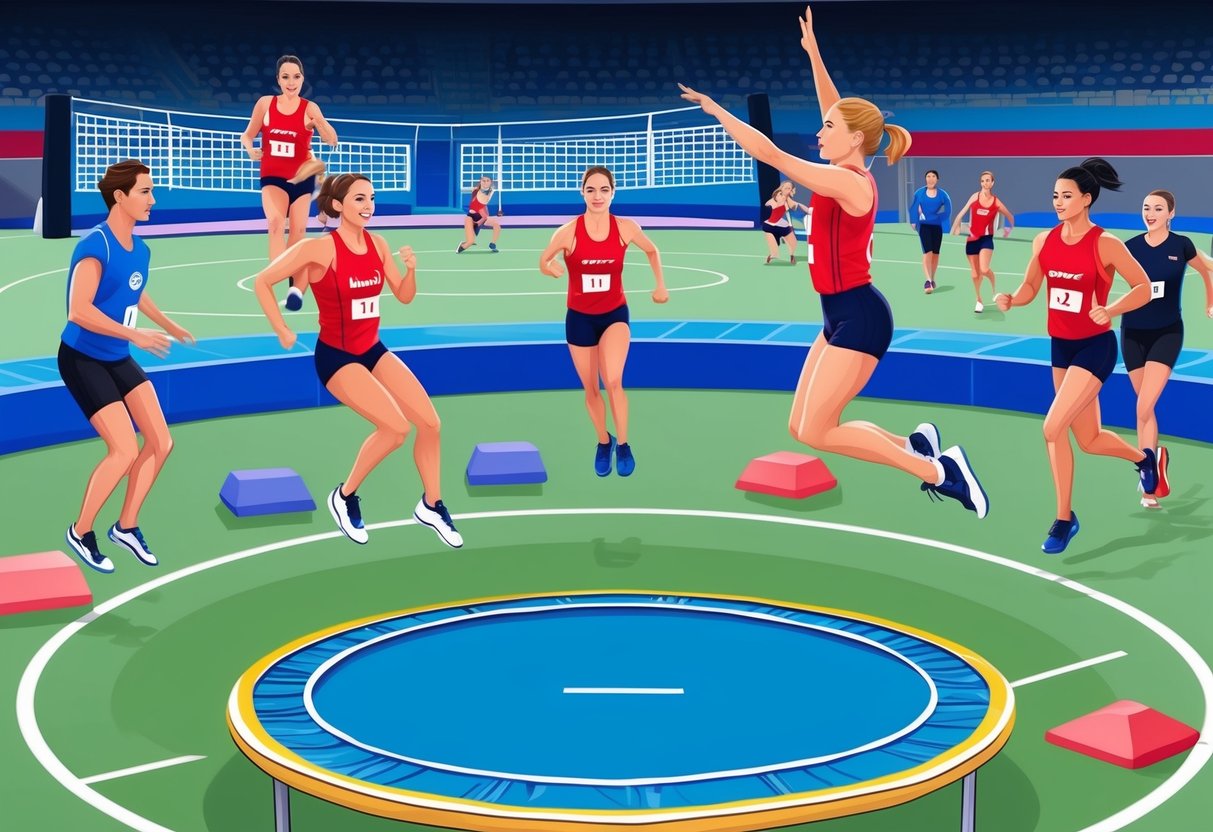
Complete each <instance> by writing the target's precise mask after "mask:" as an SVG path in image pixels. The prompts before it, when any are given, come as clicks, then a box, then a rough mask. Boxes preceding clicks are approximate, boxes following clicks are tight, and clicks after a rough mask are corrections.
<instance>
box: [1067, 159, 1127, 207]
mask: <svg viewBox="0 0 1213 832" xmlns="http://www.w3.org/2000/svg"><path fill="white" fill-rule="evenodd" d="M1057 178H1058V179H1070V180H1072V181H1073V182H1074V184H1076V185H1077V186H1078V192H1079V193H1083V194H1090V195H1091V204H1092V205H1094V204H1095V200H1097V199H1099V192H1100V190H1101V189H1102V188H1107V189H1108V190H1109V191H1119V190H1120V186H1121V185H1123V184H1124V183H1123V182H1121V181H1120V177H1119V175H1118V174H1117V173H1116V168H1114V167H1112V166H1111V165H1110V164H1108V160H1107V159H1101V158H1099V157H1098V156H1092V157H1091V158H1090V159H1087V160H1085V161H1084V162H1083V163H1082V164H1081V165H1079V166H1078V167H1074V168H1066V169H1065V170H1063V171H1062V172H1061V173H1060V174H1059V175H1058V177H1057Z"/></svg>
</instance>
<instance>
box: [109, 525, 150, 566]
mask: <svg viewBox="0 0 1213 832" xmlns="http://www.w3.org/2000/svg"><path fill="white" fill-rule="evenodd" d="M109 539H110V540H112V541H114V542H115V543H117V544H118V545H119V546H123V547H125V548H126V550H127V551H128V552H130V553H131V554H132V555H134V556H135V557H137V558H138V559H139V562H140V563H142V564H143V565H144V566H159V565H160V561H159V560H157V559H156V556H155V555H153V554H152V550H151V549H150V548H149V547H148V545H147V541H146V540H144V539H143V532H141V531H139V527H138V526H135V527H133V528H130V529H124V528H122V527H121V526H119V525H118V524H117V523H115V524H114V525H112V526H110V531H109Z"/></svg>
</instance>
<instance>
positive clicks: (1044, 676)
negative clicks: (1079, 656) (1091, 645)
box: [1011, 650, 1129, 688]
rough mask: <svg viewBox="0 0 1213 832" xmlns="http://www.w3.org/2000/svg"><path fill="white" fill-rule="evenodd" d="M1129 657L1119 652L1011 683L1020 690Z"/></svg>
mask: <svg viewBox="0 0 1213 832" xmlns="http://www.w3.org/2000/svg"><path fill="white" fill-rule="evenodd" d="M1127 655H1129V654H1128V653H1126V652H1125V651H1124V650H1117V651H1116V652H1115V653H1104V654H1103V655H1102V656H1096V657H1095V658H1093V659H1086V660H1085V661H1081V662H1074V664H1068V665H1066V666H1065V667H1055V668H1053V669H1052V670H1046V671H1044V672H1043V673H1037V674H1036V675H1035V676H1025V677H1024V678H1022V679H1018V680H1016V681H1014V682H1012V683H1011V687H1013V688H1018V687H1023V686H1024V685H1030V684H1032V683H1033V682H1043V681H1044V680H1045V679H1052V678H1053V677H1054V676H1062V675H1065V674H1066V673H1073V672H1074V671H1075V670H1082V669H1083V668H1084V667H1094V666H1095V665H1097V664H1103V663H1104V662H1110V661H1112V660H1113V659H1121V658H1124V657H1125V656H1127Z"/></svg>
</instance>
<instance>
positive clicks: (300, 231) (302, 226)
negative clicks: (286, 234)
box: [289, 218, 307, 239]
mask: <svg viewBox="0 0 1213 832" xmlns="http://www.w3.org/2000/svg"><path fill="white" fill-rule="evenodd" d="M289 230H290V235H291V236H292V237H298V238H299V239H303V237H304V235H305V234H307V219H306V218H304V219H301V220H291V222H290V229H289Z"/></svg>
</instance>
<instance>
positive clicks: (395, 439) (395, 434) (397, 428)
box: [379, 419, 412, 448]
mask: <svg viewBox="0 0 1213 832" xmlns="http://www.w3.org/2000/svg"><path fill="white" fill-rule="evenodd" d="M411 429H412V426H411V425H410V424H409V423H408V422H407V421H406V420H404V419H399V420H397V419H393V420H391V421H390V422H388V423H386V424H384V425H381V426H380V427H379V432H380V433H382V434H385V435H386V437H387V438H388V439H389V440H390V441H391V443H392V447H393V448H399V447H400V446H401V445H403V444H404V440H405V439H407V438H408V435H409V431H410V430H411Z"/></svg>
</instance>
